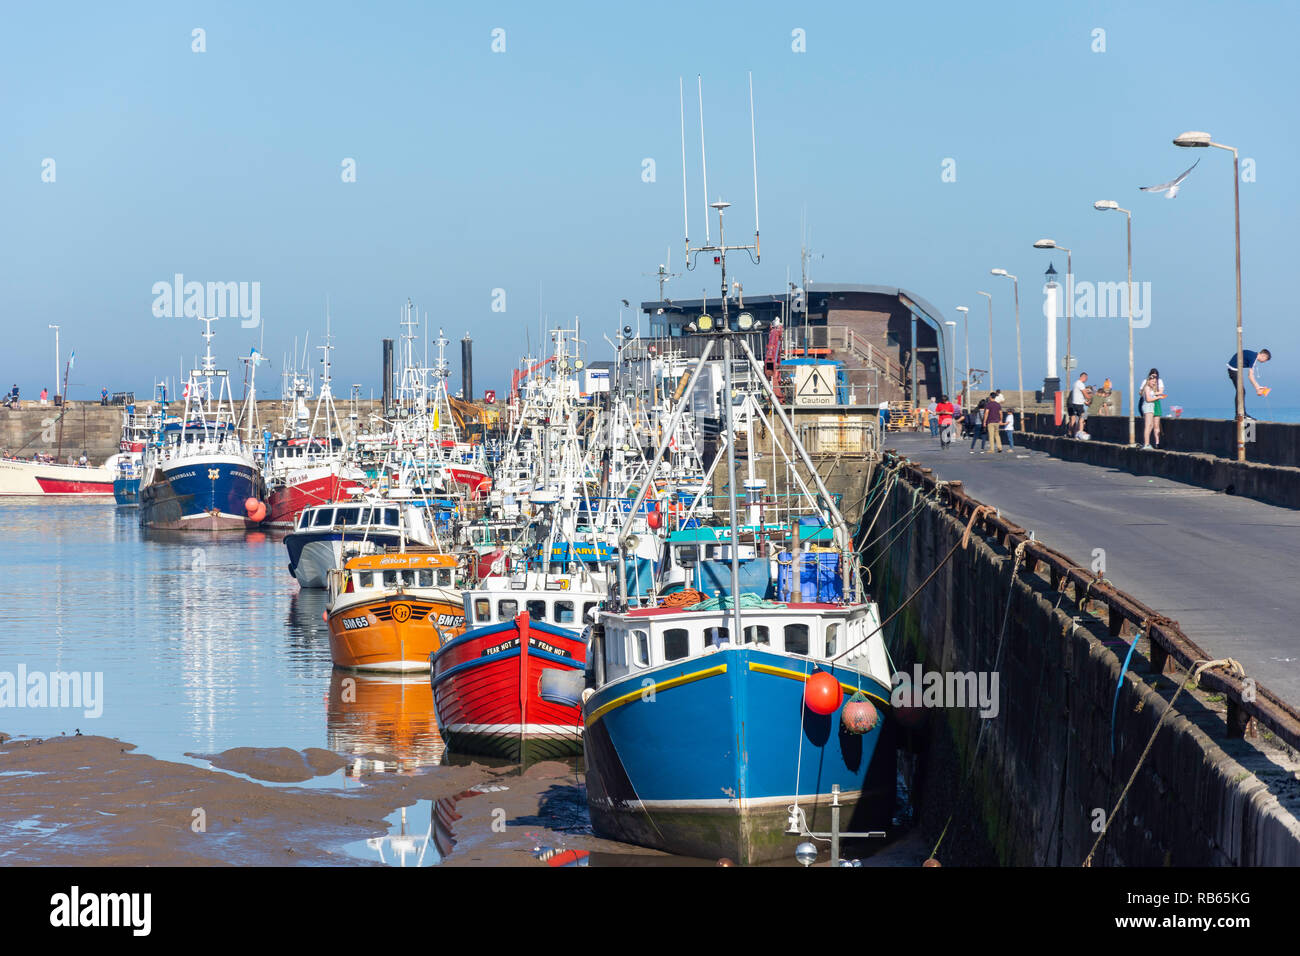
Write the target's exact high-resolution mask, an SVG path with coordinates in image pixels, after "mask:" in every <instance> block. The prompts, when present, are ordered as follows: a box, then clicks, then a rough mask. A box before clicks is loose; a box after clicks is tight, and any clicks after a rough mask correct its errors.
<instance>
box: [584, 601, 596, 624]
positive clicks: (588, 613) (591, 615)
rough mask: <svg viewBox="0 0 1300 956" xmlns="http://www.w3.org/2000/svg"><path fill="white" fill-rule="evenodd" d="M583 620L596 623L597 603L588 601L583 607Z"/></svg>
mask: <svg viewBox="0 0 1300 956" xmlns="http://www.w3.org/2000/svg"><path fill="white" fill-rule="evenodd" d="M582 619H583V621H587V620H592V621H594V620H595V619H596V602H595V601H587V602H586V603H584V604H583V605H582Z"/></svg>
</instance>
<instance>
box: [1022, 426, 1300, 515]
mask: <svg viewBox="0 0 1300 956" xmlns="http://www.w3.org/2000/svg"><path fill="white" fill-rule="evenodd" d="M1024 424H1025V429H1026V433H1025V434H1024V435H1017V437H1016V441H1017V442H1018V443H1020V444H1023V445H1025V446H1026V447H1028V448H1033V449H1037V450H1039V451H1045V452H1047V453H1048V454H1050V455H1053V456H1055V457H1057V458H1063V459H1065V460H1067V461H1081V462H1086V463H1087V464H1090V465H1099V466H1101V467H1104V468H1117V469H1120V470H1122V471H1127V472H1130V473H1132V474H1135V475H1152V476H1154V477H1159V478H1168V479H1170V480H1172V481H1182V482H1186V483H1187V484H1191V485H1196V486H1198V487H1201V488H1209V489H1210V490H1212V491H1222V492H1225V493H1227V494H1234V495H1242V496H1244V497H1247V498H1255V499H1257V500H1259V501H1264V502H1267V503H1268V504H1272V505H1278V506H1279V507H1283V508H1300V425H1290V424H1282V423H1274V422H1256V423H1255V428H1254V435H1253V437H1254V441H1252V442H1250V443H1248V444H1247V445H1246V457H1247V459H1248V460H1247V461H1244V462H1239V461H1237V460H1236V458H1237V445H1236V424H1235V423H1234V422H1222V421H1214V420H1209V419H1197V418H1192V419H1180V418H1165V419H1161V432H1162V439H1161V442H1160V447H1159V448H1158V449H1152V450H1147V449H1142V448H1134V447H1132V446H1130V445H1129V444H1128V418H1127V417H1124V418H1089V419H1088V426H1087V430H1088V434H1089V435H1090V436H1091V439H1090V440H1089V441H1077V440H1075V439H1072V438H1063V437H1061V436H1060V434H1059V433H1060V429H1058V428H1057V427H1056V426H1055V424H1054V419H1053V418H1052V417H1051V416H1048V415H1033V414H1030V415H1026V416H1025V419H1024ZM1136 427H1137V439H1138V441H1141V440H1142V431H1141V429H1142V422H1141V420H1140V419H1139V420H1138V421H1137V422H1136Z"/></svg>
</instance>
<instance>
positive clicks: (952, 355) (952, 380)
mask: <svg viewBox="0 0 1300 956" xmlns="http://www.w3.org/2000/svg"><path fill="white" fill-rule="evenodd" d="M943 324H944V325H946V326H948V327H949V328H950V329H952V347H951V348H949V350H948V391H949V392H952V390H953V388H952V387H953V386H954V385H956V384H957V323H956V322H953V321H952V320H951V319H949V320H948V321H946V322H944V323H943Z"/></svg>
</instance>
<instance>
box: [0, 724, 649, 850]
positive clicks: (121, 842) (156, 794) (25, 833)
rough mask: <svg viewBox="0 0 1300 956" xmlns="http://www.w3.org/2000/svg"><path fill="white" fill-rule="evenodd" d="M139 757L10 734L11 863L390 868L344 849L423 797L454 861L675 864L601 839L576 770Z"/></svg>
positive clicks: (248, 756)
mask: <svg viewBox="0 0 1300 956" xmlns="http://www.w3.org/2000/svg"><path fill="white" fill-rule="evenodd" d="M134 749H135V748H134V746H133V745H132V744H129V743H123V742H122V741H118V740H112V739H109V738H106V737H89V736H73V737H53V738H45V739H35V738H16V739H3V738H0V787H3V791H4V799H3V801H0V864H4V865H11V866H12V865H33V864H39V865H81V866H99V865H103V866H111V865H136V866H178V865H181V866H183V865H273V866H284V865H299V864H301V865H367V864H371V865H382V864H380V862H379V860H378V859H375V860H373V861H369V860H366V859H364V858H361V857H359V856H357V855H354V854H351V853H348V852H346V851H345V850H344V847H345V846H347V845H349V844H355V843H356V842H357V841H364V840H366V839H368V838H374V837H379V836H382V835H384V834H387V833H388V832H389V830H390V824H389V823H388V822H387V820H386V818H387V817H389V816H390V815H391V814H393V812H394V811H395V810H399V809H400V808H402V807H414V806H417V805H420V801H429V803H428V804H424V806H430V805H431V806H433V807H434V808H435V809H434V812H433V814H430V819H428V820H422V821H419V824H420V827H421V829H428V828H430V827H433V829H434V831H435V832H436V834H437V836H438V839H440V840H441V841H442V844H443V847H444V852H442V853H441V858H442V860H443V863H444V865H479V866H482V865H517V866H545V865H546V863H545V862H542V861H541V860H539V859H538V858H537V855H536V853H537V850H538V848H539V847H540V848H548V847H549V848H571V849H577V850H589V851H596V852H602V853H609V854H617V858H619V859H621V858H623V857H624V856H628V857H645V858H647V861H648V860H649V859H650V858H655V857H657V858H659V859H661V860H665V861H666V860H668V859H670V858H667V857H664V856H663V855H662V854H656V853H653V852H652V851H645V850H637V849H636V848H630V847H624V846H622V845H620V844H613V843H608V842H607V841H603V840H598V839H596V838H594V837H592V836H591V835H590V831H589V830H588V829H587V828H586V818H585V811H584V807H585V796H584V794H583V790H582V781H581V776H580V774H579V773H578V772H577V771H576V770H575V769H574V768H573V767H571V766H569V765H567V764H564V763H546V764H538V765H536V766H534V767H530V768H528V769H527V770H525V771H523V772H522V773H521V772H519V771H518V770H517V769H516V768H504V769H503V768H493V767H486V766H483V765H481V764H476V763H469V764H467V765H465V766H453V765H444V766H440V767H437V768H433V769H430V770H425V771H422V772H416V773H385V772H375V771H374V770H373V766H374V765H373V764H370V765H369V768H370V769H366V768H365V767H362V768H358V769H359V772H358V773H357V774H356V775H347V776H345V775H343V774H339V776H338V786H337V787H330V788H328V789H326V788H319V787H317V788H312V789H307V788H301V787H295V786H285V785H284V783H286V782H301V781H306V780H310V779H312V778H314V777H319V776H321V775H326V774H330V773H334V772H336V771H338V770H340V769H342V768H343V767H344V764H345V760H344V758H342V757H340V756H338V755H336V754H333V753H331V752H329V751H324V750H308V751H302V752H299V751H294V750H289V749H287V748H270V749H262V748H237V749H234V750H229V751H226V752H224V753H221V754H214V755H211V756H207V757H205V758H204V759H207V760H209V761H211V763H212V765H213V766H214V767H220V768H223V769H225V770H229V771H231V772H232V773H240V774H247V775H248V776H250V777H258V778H260V779H265V780H268V781H274V782H276V783H279V784H280V785H278V786H267V785H263V784H261V783H258V782H256V781H253V780H246V779H243V778H241V777H237V776H232V774H231V773H224V772H220V771H218V770H209V769H204V768H202V767H196V766H192V765H190V764H183V763H174V762H170V761H164V760H157V759H155V758H153V757H149V756H146V755H143V754H137V753H134V752H133V751H134ZM502 788H504V789H502ZM438 809H441V811H442V813H441V819H439V820H435V819H433V816H434V814H437V813H438ZM435 824H436V826H435Z"/></svg>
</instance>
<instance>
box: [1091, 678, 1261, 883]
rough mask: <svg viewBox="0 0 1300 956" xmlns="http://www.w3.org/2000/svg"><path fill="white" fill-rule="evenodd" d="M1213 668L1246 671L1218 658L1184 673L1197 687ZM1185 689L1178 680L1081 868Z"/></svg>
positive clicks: (1112, 819) (1093, 851) (1129, 787)
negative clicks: (1175, 690) (1202, 677)
mask: <svg viewBox="0 0 1300 956" xmlns="http://www.w3.org/2000/svg"><path fill="white" fill-rule="evenodd" d="M1214 667H1226V668H1228V670H1229V671H1230V672H1231V673H1232V676H1234V677H1239V678H1240V677H1244V676H1245V675H1246V669H1245V668H1244V667H1242V666H1241V664H1240V663H1239V662H1237V661H1235V660H1233V659H1232V658H1231V657H1220V658H1217V659H1215V660H1212V661H1195V662H1194V663H1193V666H1192V670H1190V671H1186V672H1185V673H1186V674H1187V675H1188V676H1189V677H1190V678H1191V680H1192V683H1193V684H1195V685H1197V686H1199V685H1200V682H1201V674H1202V673H1204V672H1205V671H1207V670H1209V669H1211V668H1214ZM1186 689H1187V681H1185V680H1180V681H1179V682H1178V690H1177V692H1176V693H1175V694H1174V696H1173V697H1171V698H1170V699H1169V704H1168V706H1167V707H1165V709H1164V711H1163V712H1162V713H1161V714H1160V719H1159V720H1157V721H1156V725H1155V727H1154V728H1153V729H1152V731H1151V737H1150V738H1149V739H1148V740H1147V745H1146V746H1145V747H1143V748H1142V756H1140V757H1138V762H1137V764H1136V765H1135V766H1134V767H1133V772H1132V773H1131V774H1129V778H1128V783H1126V784H1124V789H1123V790H1121V791H1120V795H1119V799H1118V800H1116V801H1115V808H1114V809H1113V810H1111V811H1110V816H1108V817H1107V818H1106V822H1105V823H1104V824H1102V828H1101V832H1100V833H1098V834H1097V842H1095V843H1094V844H1093V845H1092V849H1091V850H1089V851H1088V855H1087V856H1086V857H1085V858H1084V860H1083V863H1082V866H1085V867H1090V866H1092V858H1093V856H1094V855H1096V853H1097V848H1098V847H1099V846H1101V841H1102V840H1104V839H1105V838H1106V833H1107V832H1108V831H1109V830H1110V825H1111V823H1112V822H1113V821H1114V819H1115V814H1117V813H1119V808H1120V807H1121V806H1123V804H1124V798H1125V797H1127V796H1128V792H1129V790H1130V789H1131V788H1132V786H1133V781H1135V780H1136V779H1137V775H1138V771H1139V770H1141V769H1142V765H1143V764H1144V763H1146V759H1147V756H1148V755H1149V754H1150V753H1151V747H1152V745H1154V744H1155V742H1156V735H1157V734H1158V733H1160V728H1161V727H1162V726H1164V722H1165V718H1166V717H1168V716H1169V715H1170V713H1172V712H1173V709H1174V704H1175V703H1176V702H1177V701H1178V698H1179V697H1180V696H1181V695H1182V693H1183V691H1184V690H1186Z"/></svg>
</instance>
